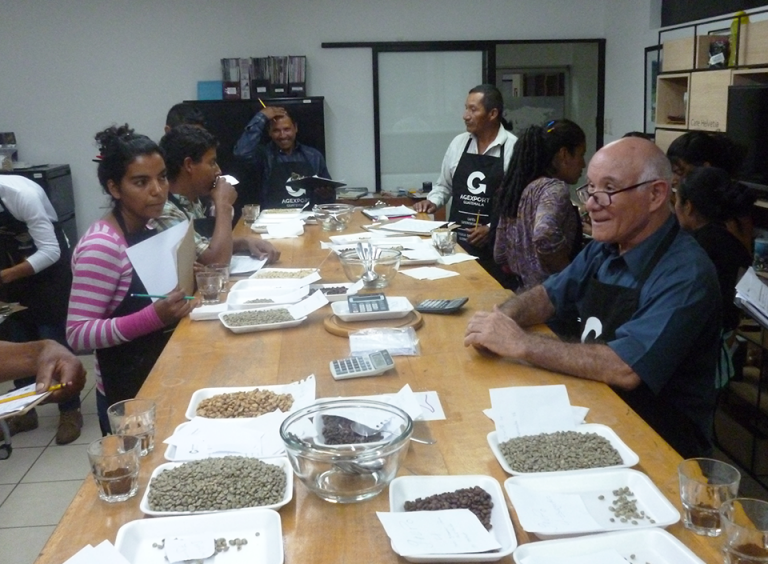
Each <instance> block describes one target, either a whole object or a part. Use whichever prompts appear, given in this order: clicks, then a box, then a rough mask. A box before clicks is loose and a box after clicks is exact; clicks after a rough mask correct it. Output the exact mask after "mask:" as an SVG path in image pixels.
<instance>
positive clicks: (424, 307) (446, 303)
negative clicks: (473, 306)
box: [416, 298, 469, 313]
mask: <svg viewBox="0 0 768 564" xmlns="http://www.w3.org/2000/svg"><path fill="white" fill-rule="evenodd" d="M468 300H469V298H456V299H455V300H424V301H423V302H421V303H420V304H419V305H417V306H416V311H419V312H421V313H453V312H455V311H458V310H459V309H461V306H463V305H464V304H465V303H467V301H468Z"/></svg>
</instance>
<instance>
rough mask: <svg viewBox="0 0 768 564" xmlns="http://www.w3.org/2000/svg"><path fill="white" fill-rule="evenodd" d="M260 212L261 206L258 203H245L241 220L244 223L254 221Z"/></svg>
mask: <svg viewBox="0 0 768 564" xmlns="http://www.w3.org/2000/svg"><path fill="white" fill-rule="evenodd" d="M260 213H261V206H260V205H259V204H246V205H244V206H243V212H242V216H243V222H244V223H245V224H246V225H250V224H251V223H253V222H254V221H256V220H257V219H258V217H259V214H260Z"/></svg>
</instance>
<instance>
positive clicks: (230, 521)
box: [115, 509, 284, 564]
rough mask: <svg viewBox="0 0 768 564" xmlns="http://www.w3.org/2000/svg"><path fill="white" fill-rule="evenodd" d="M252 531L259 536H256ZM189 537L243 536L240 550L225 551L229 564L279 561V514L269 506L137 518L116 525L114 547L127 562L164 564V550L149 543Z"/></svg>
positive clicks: (281, 551)
mask: <svg viewBox="0 0 768 564" xmlns="http://www.w3.org/2000/svg"><path fill="white" fill-rule="evenodd" d="M256 533H259V535H258V536H256ZM191 536H206V537H210V538H212V539H215V538H220V537H224V538H225V539H232V538H244V539H247V540H248V544H247V545H245V546H243V547H242V549H241V550H239V551H238V550H228V551H227V552H226V562H230V563H232V564H251V563H252V562H259V564H282V563H283V558H284V556H283V530H282V526H281V523H280V514H279V513H277V511H273V510H271V509H241V510H239V511H227V512H223V513H206V514H203V515H191V516H184V517H158V518H155V519H137V520H136V521H131V522H129V523H126V524H125V525H123V526H122V527H120V529H119V530H118V531H117V538H116V539H115V548H116V549H117V551H118V552H120V554H122V555H123V556H124V557H125V558H126V559H127V560H128V562H130V563H131V564H168V560H166V559H165V551H163V550H159V549H157V548H155V547H153V546H152V543H159V542H161V541H162V540H163V539H165V538H173V537H191ZM217 559H218V558H217Z"/></svg>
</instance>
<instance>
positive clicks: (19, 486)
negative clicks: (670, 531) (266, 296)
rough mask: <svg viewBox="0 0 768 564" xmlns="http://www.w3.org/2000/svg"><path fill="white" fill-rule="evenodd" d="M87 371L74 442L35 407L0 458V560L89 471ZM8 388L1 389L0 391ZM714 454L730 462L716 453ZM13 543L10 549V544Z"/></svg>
mask: <svg viewBox="0 0 768 564" xmlns="http://www.w3.org/2000/svg"><path fill="white" fill-rule="evenodd" d="M80 359H81V360H82V361H83V364H84V365H85V367H86V369H87V370H88V381H87V383H86V386H85V389H84V390H83V392H82V395H81V399H82V403H83V408H82V411H83V432H82V435H81V436H80V438H79V439H77V440H76V441H75V442H74V443H72V444H69V445H64V446H59V445H57V444H56V443H55V441H54V436H55V435H56V426H57V425H58V418H59V413H58V409H57V407H56V406H55V405H44V406H42V407H39V408H38V415H39V417H40V427H39V428H37V429H36V430H34V431H29V432H26V433H20V434H18V435H15V436H14V437H13V441H12V444H13V453H12V454H11V457H10V458H9V459H8V460H0V564H33V563H34V561H35V559H36V558H37V555H38V554H39V552H40V550H41V549H42V548H43V546H44V545H45V543H46V541H47V540H48V537H49V536H50V535H51V533H52V532H53V529H54V528H55V527H56V524H57V523H58V522H59V519H61V517H62V515H63V514H64V511H65V510H66V508H67V506H68V505H69V503H70V502H71V501H72V499H73V498H74V497H75V493H77V490H78V489H79V488H80V485H81V484H82V481H83V479H84V478H85V477H86V476H87V475H88V472H89V468H88V457H87V456H86V447H87V445H88V444H89V443H90V442H91V441H93V440H95V439H97V438H99V437H100V436H101V431H100V430H99V423H98V420H97V418H96V390H95V387H94V385H95V382H94V379H93V357H92V356H81V357H80ZM7 389H10V387H9V386H8V385H4V386H2V387H0V392H5V391H6V390H7ZM715 457H716V458H719V459H721V460H725V461H728V462H731V463H732V464H733V461H730V460H729V459H728V458H727V457H726V456H725V455H724V454H722V453H720V452H717V453H716V454H715ZM742 475H743V478H742V483H741V487H740V494H741V495H744V496H747V497H757V498H759V499H765V500H768V490H766V489H765V488H763V487H762V486H761V485H760V484H758V483H757V482H756V481H755V480H753V479H752V478H750V477H749V476H747V475H746V474H743V473H742ZM11 547H12V548H11Z"/></svg>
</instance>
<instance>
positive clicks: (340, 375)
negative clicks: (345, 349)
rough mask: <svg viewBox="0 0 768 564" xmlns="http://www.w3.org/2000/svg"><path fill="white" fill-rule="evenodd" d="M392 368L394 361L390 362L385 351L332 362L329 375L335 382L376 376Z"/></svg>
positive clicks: (390, 359)
mask: <svg viewBox="0 0 768 564" xmlns="http://www.w3.org/2000/svg"><path fill="white" fill-rule="evenodd" d="M394 366H395V361H394V360H392V357H391V356H390V354H389V353H388V352H387V351H386V350H383V351H377V352H374V353H370V354H365V355H360V356H350V357H348V358H342V359H339V360H332V361H331V363H330V367H331V375H332V376H333V377H334V379H336V380H344V379H346V378H358V377H360V376H376V375H378V374H381V373H383V372H386V371H387V370H389V369H390V368H393V367H394Z"/></svg>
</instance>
